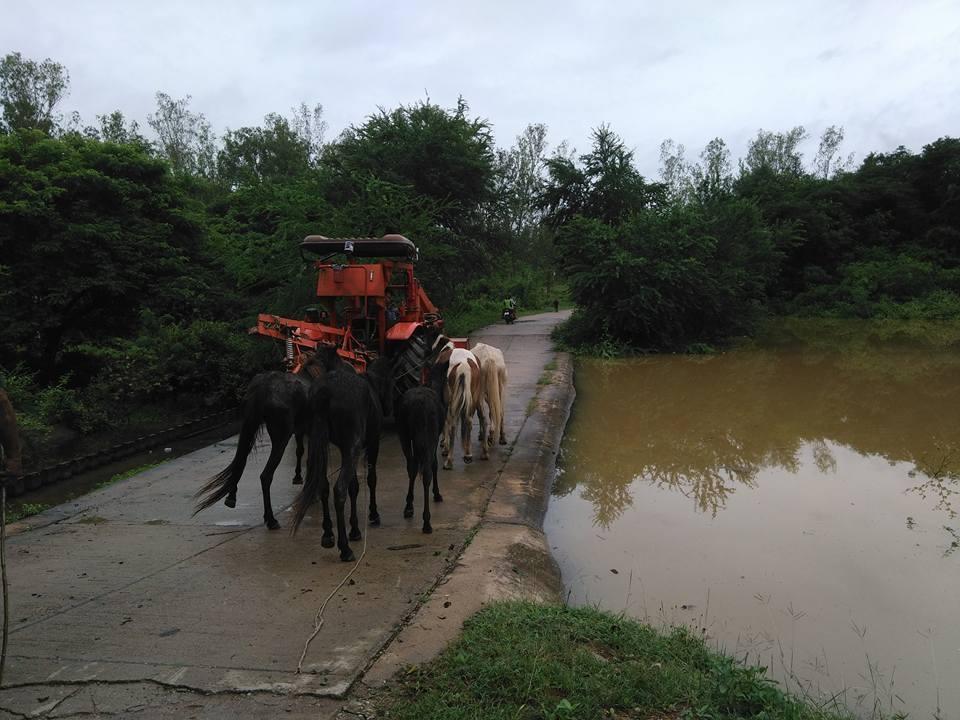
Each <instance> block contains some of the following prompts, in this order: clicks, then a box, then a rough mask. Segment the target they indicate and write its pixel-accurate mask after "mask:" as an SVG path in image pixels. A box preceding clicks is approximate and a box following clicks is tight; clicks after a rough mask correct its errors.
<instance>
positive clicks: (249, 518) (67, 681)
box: [0, 312, 567, 717]
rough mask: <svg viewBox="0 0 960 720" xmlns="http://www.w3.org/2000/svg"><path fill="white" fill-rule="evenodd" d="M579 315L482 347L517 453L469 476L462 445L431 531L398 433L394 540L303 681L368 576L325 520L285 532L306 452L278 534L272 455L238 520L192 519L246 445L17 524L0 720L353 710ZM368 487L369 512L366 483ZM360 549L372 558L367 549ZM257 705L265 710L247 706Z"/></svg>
mask: <svg viewBox="0 0 960 720" xmlns="http://www.w3.org/2000/svg"><path fill="white" fill-rule="evenodd" d="M566 316H567V313H564V312H562V313H547V314H543V315H537V316H531V317H525V318H521V319H520V320H519V321H518V322H517V323H516V324H514V325H512V326H505V325H497V326H491V327H489V328H487V329H486V330H485V331H483V332H482V333H478V334H477V335H476V336H475V337H474V338H472V340H473V341H475V342H476V341H483V342H487V343H489V344H491V345H495V346H497V347H500V348H501V349H502V350H503V351H504V355H505V357H506V360H507V365H508V372H509V378H510V379H509V385H508V393H507V412H506V423H507V435H508V438H509V439H510V445H508V446H496V447H495V448H494V450H493V452H492V457H491V459H490V460H489V461H486V462H483V461H480V460H479V452H478V451H477V450H476V448H475V452H474V455H475V458H476V460H475V461H474V463H473V464H472V465H469V466H465V465H464V463H463V461H462V459H461V458H460V454H461V453H460V449H459V443H458V447H457V454H456V456H455V463H454V470H453V471H448V472H443V471H441V476H440V483H441V491H442V493H443V496H444V502H443V503H442V504H435V505H434V506H433V508H432V513H433V518H432V522H433V527H434V532H433V534H432V535H424V534H422V533H421V532H420V516H419V515H420V514H419V509H418V512H417V513H416V515H415V517H414V518H413V519H411V520H405V519H404V518H403V515H402V510H403V504H404V496H405V494H406V473H405V471H404V464H403V458H402V454H401V453H400V448H399V444H398V442H397V440H396V435H395V433H394V432H393V430H392V429H388V430H387V431H386V433H385V437H384V438H383V441H382V445H381V448H382V451H381V455H380V463H379V466H378V472H379V478H380V479H379V488H378V503H379V509H380V513H381V516H382V522H383V524H382V527H379V528H370V529H369V530H367V531H365V533H364V535H365V538H366V554H365V556H364V558H363V560H362V562H361V563H360V565H359V567H358V568H357V570H356V572H355V573H354V574H353V575H352V577H351V578H350V580H348V582H347V583H346V584H345V585H344V587H343V588H342V589H341V590H340V591H339V592H338V593H337V594H336V595H335V597H334V598H333V600H332V601H331V602H330V604H329V605H328V606H327V610H326V613H325V624H324V626H323V628H322V629H321V631H320V633H319V635H318V636H317V638H316V640H314V641H313V643H312V645H311V646H310V649H309V652H308V653H307V656H306V661H305V663H304V666H303V668H304V672H303V673H302V674H297V673H296V667H297V662H298V659H299V657H300V654H301V651H302V649H303V646H304V642H305V641H306V639H307V637H308V636H309V635H310V634H311V632H312V631H313V623H314V616H315V613H316V611H317V609H318V606H319V605H320V603H321V602H322V601H323V599H324V598H325V597H326V596H327V595H328V594H329V593H330V592H331V591H332V590H333V589H334V588H335V587H336V586H337V585H338V583H340V582H341V580H342V579H343V578H344V577H345V575H346V574H347V573H348V571H349V570H350V569H351V567H352V565H351V564H345V563H341V562H340V561H339V559H338V554H337V552H336V550H335V549H334V550H324V549H322V548H321V546H320V527H319V518H318V517H317V513H314V514H313V515H311V516H310V517H308V519H307V521H306V522H305V524H304V526H302V528H301V530H300V532H299V533H298V534H297V535H296V536H295V537H293V536H291V535H290V534H289V533H288V532H287V531H286V526H287V525H289V511H288V508H289V505H290V503H291V502H292V500H293V498H294V496H295V495H296V490H297V488H296V487H294V486H292V485H291V483H290V480H291V478H292V476H293V463H294V454H293V446H292V443H291V447H289V448H288V450H287V454H286V456H285V458H284V461H283V463H282V464H281V466H280V468H278V470H277V474H276V479H275V481H274V486H273V503H274V509H275V512H276V513H277V517H278V519H279V520H280V523H281V525H284V526H285V527H284V529H283V530H280V531H269V530H267V529H266V528H265V527H264V526H263V524H262V521H261V516H262V504H261V496H260V488H259V482H258V474H259V471H260V469H261V468H262V466H263V464H264V462H265V461H266V458H267V454H268V452H269V448H268V445H267V443H266V442H261V443H260V445H258V452H257V453H256V454H254V455H252V456H251V458H250V462H249V463H248V465H247V469H246V472H245V474H244V477H243V479H242V480H241V483H240V489H239V494H238V504H237V507H236V508H235V509H230V508H227V507H225V506H223V505H218V506H215V507H213V508H210V509H209V510H206V511H204V512H203V513H201V514H200V515H198V516H196V517H192V516H191V512H192V504H193V502H192V495H193V493H194V492H195V491H196V490H197V488H198V487H199V486H200V485H201V484H202V483H203V482H204V481H205V480H206V479H207V478H209V477H210V476H212V475H213V474H215V473H217V472H219V471H220V470H222V469H223V468H224V467H226V465H227V464H228V463H229V461H230V459H231V457H232V454H233V452H234V450H235V446H236V437H234V438H230V439H228V440H226V441H224V442H221V443H217V444H215V445H212V446H210V447H207V448H203V449H201V450H198V451H196V452H193V453H191V454H189V455H186V456H183V457H181V458H178V459H176V460H172V461H170V462H167V463H164V464H162V465H160V466H158V467H155V468H152V469H150V470H147V471H145V472H143V473H140V474H138V475H136V476H134V477H132V478H130V479H128V480H125V481H123V482H120V483H117V484H115V485H113V486H111V487H108V488H105V489H103V490H100V491H97V492H94V493H91V494H90V495H87V496H85V497H83V498H81V499H80V500H78V501H76V502H74V503H70V504H68V505H64V506H59V507H57V508H54V509H52V510H50V511H47V512H46V513H43V514H42V515H39V516H35V517H34V518H30V519H28V520H26V521H23V522H21V523H19V527H14V528H13V531H14V535H13V537H11V538H10V540H9V542H8V548H7V556H8V560H9V566H10V569H9V572H10V588H11V608H10V613H11V622H12V626H11V635H10V645H9V651H8V652H9V656H8V659H7V671H6V677H5V683H4V685H5V688H4V689H3V690H0V717H3V716H4V713H7V714H8V715H9V716H10V717H17V716H22V715H29V714H36V715H39V716H50V717H69V716H71V715H73V714H89V713H91V712H95V713H96V712H100V713H107V714H109V713H115V714H120V715H124V714H127V713H131V712H133V711H134V710H136V711H137V712H140V713H141V714H140V716H141V717H154V716H155V717H173V716H178V717H191V716H192V717H214V716H224V717H226V716H228V715H231V714H232V715H234V716H236V714H237V713H238V712H240V714H241V716H243V717H258V716H261V715H262V716H264V717H272V716H275V715H276V714H277V713H278V711H283V710H286V711H287V713H289V712H291V711H293V712H295V715H293V716H297V715H299V714H300V713H303V714H304V716H313V717H316V716H317V713H318V710H323V709H324V708H326V709H329V708H330V707H333V705H334V704H336V703H334V701H333V700H332V699H330V698H338V697H343V695H344V693H345V692H346V691H347V690H348V688H349V687H350V686H351V684H352V683H353V682H354V681H355V680H356V679H357V678H358V677H359V676H360V675H361V673H362V672H363V671H364V670H365V668H367V667H368V666H369V665H370V664H371V662H372V661H373V660H374V659H375V658H376V657H377V655H378V654H379V653H380V652H381V651H382V649H383V648H384V647H386V646H387V644H388V643H389V642H390V641H391V640H392V639H393V638H394V637H395V636H396V635H397V633H398V632H399V631H400V629H401V628H402V627H403V625H404V622H405V621H406V620H407V619H408V618H409V617H411V616H412V615H413V614H414V612H415V611H416V610H417V608H418V607H419V606H420V605H421V604H422V602H423V601H424V600H425V599H426V598H427V596H429V594H430V593H431V591H432V590H433V588H434V587H435V586H436V584H437V582H438V581H439V580H440V579H441V578H443V577H444V576H445V575H446V574H447V573H448V571H449V570H450V568H451V567H452V565H453V563H455V562H456V561H457V558H458V557H459V556H460V554H461V552H462V550H463V548H464V545H465V542H466V541H467V539H468V535H469V533H471V531H472V530H473V529H474V528H475V527H476V526H477V525H478V523H479V522H480V519H481V517H482V515H483V513H484V511H485V510H486V508H487V505H488V502H489V500H490V498H491V495H492V494H493V490H494V487H495V486H496V483H497V480H498V477H499V476H500V474H501V473H502V472H503V470H504V467H505V465H507V463H508V462H509V458H510V455H511V452H512V450H513V443H514V442H515V441H516V438H517V436H518V434H519V433H520V431H521V428H522V427H523V425H524V423H525V421H526V419H527V417H528V414H529V413H530V412H531V410H532V408H533V407H534V405H533V403H531V401H532V400H533V398H534V397H535V395H536V393H537V391H538V384H537V381H538V379H539V378H540V376H541V374H542V372H543V370H544V367H545V366H546V365H547V363H548V362H549V361H550V360H551V359H552V358H553V351H552V349H551V345H550V340H549V333H550V330H551V329H552V327H553V326H554V325H555V324H556V323H557V322H558V321H559V320H561V319H563V318H564V317H566ZM475 432H476V430H475ZM361 488H362V489H361V494H360V502H361V503H362V504H364V506H365V502H366V489H365V486H364V485H363V482H362V478H361ZM419 493H420V488H419V487H418V488H417V495H416V502H415V506H416V507H417V508H419V507H420V503H421V502H422V500H421V496H420V494H419ZM365 514H366V513H365V512H364V513H362V515H361V517H365ZM352 546H353V548H354V551H355V553H356V554H357V556H358V557H359V555H360V551H361V550H362V549H363V547H364V543H363V542H362V541H361V542H356V543H353V545H352ZM241 693H253V695H252V696H250V697H255V698H256V701H255V702H252V701H248V702H246V704H243V705H242V707H243V710H242V711H240V710H238V708H239V707H241V706H240V705H238V703H241V702H243V696H241V695H239V694H241ZM211 694H212V695H211ZM218 708H219V710H218ZM144 713H145V714H144ZM288 716H291V715H288Z"/></svg>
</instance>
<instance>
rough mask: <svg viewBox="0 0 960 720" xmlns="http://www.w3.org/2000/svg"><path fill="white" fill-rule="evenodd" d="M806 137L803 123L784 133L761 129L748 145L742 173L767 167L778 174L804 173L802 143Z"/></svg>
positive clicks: (798, 174)
mask: <svg viewBox="0 0 960 720" xmlns="http://www.w3.org/2000/svg"><path fill="white" fill-rule="evenodd" d="M806 139H807V131H806V130H805V129H804V128H803V126H802V125H797V126H796V127H794V128H791V129H790V130H788V131H786V132H783V133H775V132H770V131H768V130H759V131H758V132H757V136H756V137H755V138H754V139H753V140H751V141H750V144H749V146H748V147H747V155H746V157H745V158H743V159H742V160H741V161H740V173H741V174H748V173H751V172H756V171H757V170H760V169H766V170H769V171H771V172H773V173H775V174H778V175H793V176H795V177H798V176H800V175H802V174H803V153H801V152H800V143H802V142H803V141H804V140H806Z"/></svg>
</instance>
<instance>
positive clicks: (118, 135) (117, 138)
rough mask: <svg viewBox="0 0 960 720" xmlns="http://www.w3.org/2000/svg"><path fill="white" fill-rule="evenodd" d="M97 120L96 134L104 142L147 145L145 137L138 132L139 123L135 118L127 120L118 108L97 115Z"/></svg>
mask: <svg viewBox="0 0 960 720" xmlns="http://www.w3.org/2000/svg"><path fill="white" fill-rule="evenodd" d="M97 122H98V123H99V127H98V128H97V136H98V137H99V138H100V139H101V140H103V141H104V142H112V143H119V144H121V145H123V144H128V143H133V144H137V145H141V146H143V147H148V146H149V143H148V141H147V139H146V138H145V137H144V136H143V135H141V134H140V124H139V123H138V122H137V121H136V120H130V121H127V119H126V118H125V117H124V116H123V113H122V112H120V111H119V110H114V111H113V112H112V113H108V114H106V115H97Z"/></svg>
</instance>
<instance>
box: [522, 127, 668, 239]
mask: <svg viewBox="0 0 960 720" xmlns="http://www.w3.org/2000/svg"><path fill="white" fill-rule="evenodd" d="M578 161H579V162H577V161H575V160H574V159H573V158H570V157H567V156H565V155H562V154H556V155H554V156H553V157H552V158H550V160H548V161H547V173H548V180H547V183H546V186H545V187H544V190H543V194H542V196H541V200H540V202H541V205H542V207H543V208H544V209H545V210H546V214H547V217H546V220H547V222H548V223H549V224H551V225H552V226H554V227H562V226H563V225H565V224H566V223H568V222H570V221H571V220H572V219H573V218H574V217H576V216H578V215H581V216H583V217H587V218H592V219H596V220H600V221H602V222H605V223H607V224H609V225H616V224H617V223H620V222H622V221H623V220H625V219H626V218H628V217H629V216H630V215H631V213H634V212H637V211H639V210H642V209H644V208H646V207H650V206H651V205H655V204H657V203H660V202H663V201H664V200H665V198H666V188H665V187H664V186H663V185H659V184H656V183H647V182H646V181H645V180H644V178H643V176H642V175H641V174H640V172H639V171H638V170H637V169H636V167H635V166H634V164H633V152H632V151H630V150H628V149H627V147H626V145H625V144H624V142H623V140H622V139H621V138H620V137H619V136H618V135H617V134H616V133H615V132H613V131H612V130H611V129H610V128H609V127H607V126H605V125H602V126H600V127H599V128H597V129H596V130H594V131H593V147H592V149H591V151H590V152H588V153H585V154H583V155H581V156H580V157H579V158H578Z"/></svg>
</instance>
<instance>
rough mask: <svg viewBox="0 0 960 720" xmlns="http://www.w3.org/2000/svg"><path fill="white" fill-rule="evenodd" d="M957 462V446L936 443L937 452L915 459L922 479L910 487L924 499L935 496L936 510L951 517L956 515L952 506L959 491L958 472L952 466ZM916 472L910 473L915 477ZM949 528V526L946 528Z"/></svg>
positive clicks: (959, 477)
mask: <svg viewBox="0 0 960 720" xmlns="http://www.w3.org/2000/svg"><path fill="white" fill-rule="evenodd" d="M956 462H957V448H956V447H955V446H954V445H942V444H940V443H937V452H936V453H934V454H933V455H928V456H925V457H923V458H921V459H920V460H919V461H917V470H918V471H919V472H921V473H923V475H924V476H925V477H924V480H923V481H922V482H921V483H919V484H918V485H915V486H914V487H912V488H910V492H914V493H917V494H918V495H919V496H920V497H922V498H923V499H924V500H926V499H928V498H936V500H937V504H936V508H937V510H943V511H944V512H945V513H947V515H948V516H950V517H951V518H955V517H957V511H956V510H955V509H954V507H953V501H954V496H955V495H957V494H958V492H960V474H958V473H957V472H956V470H954V469H953V468H954V467H955V466H956ZM916 475H917V473H916V472H912V471H911V473H910V476H911V477H916ZM947 529H948V530H949V528H947Z"/></svg>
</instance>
